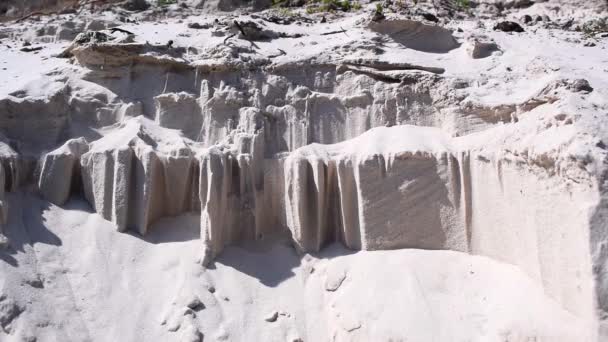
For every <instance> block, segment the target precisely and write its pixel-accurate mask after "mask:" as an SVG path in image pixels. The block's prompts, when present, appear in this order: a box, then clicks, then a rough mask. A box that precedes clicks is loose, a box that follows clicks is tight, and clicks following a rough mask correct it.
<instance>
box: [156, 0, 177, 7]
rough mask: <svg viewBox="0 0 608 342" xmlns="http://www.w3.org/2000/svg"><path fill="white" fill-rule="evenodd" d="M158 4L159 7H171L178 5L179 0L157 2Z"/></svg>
mask: <svg viewBox="0 0 608 342" xmlns="http://www.w3.org/2000/svg"><path fill="white" fill-rule="evenodd" d="M156 3H157V4H158V5H159V6H167V5H171V4H176V3H177V0H156Z"/></svg>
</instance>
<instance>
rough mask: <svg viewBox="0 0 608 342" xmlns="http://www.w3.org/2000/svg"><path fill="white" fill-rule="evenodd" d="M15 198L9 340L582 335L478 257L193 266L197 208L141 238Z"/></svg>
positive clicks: (262, 253)
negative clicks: (15, 304)
mask: <svg viewBox="0 0 608 342" xmlns="http://www.w3.org/2000/svg"><path fill="white" fill-rule="evenodd" d="M11 200H13V203H15V206H14V207H13V210H12V213H13V214H12V215H14V216H13V217H11V218H12V219H13V222H19V223H20V224H19V225H15V226H14V228H13V229H14V230H11V231H9V232H7V233H8V234H9V236H10V237H11V239H12V240H13V241H16V242H23V245H22V251H20V252H19V253H17V254H15V255H13V256H12V259H11V260H5V262H4V263H2V274H3V275H4V277H3V280H2V283H3V291H5V292H8V293H10V294H11V295H14V296H15V295H16V296H18V297H19V298H21V300H24V301H25V300H27V301H28V303H27V305H28V309H27V310H26V311H25V312H23V313H22V314H21V316H20V317H19V319H18V320H17V321H16V322H15V323H13V325H14V326H13V327H12V328H13V329H14V330H15V331H17V334H13V335H11V336H8V335H3V337H2V338H3V341H21V340H23V339H27V338H28V336H36V337H37V338H38V340H42V341H88V340H91V341H118V340H119V341H142V340H147V341H177V340H180V341H181V340H185V339H182V338H185V337H182V335H183V334H185V333H184V331H186V332H188V331H190V330H188V329H189V328H188V327H189V326H192V327H193V328H194V329H196V330H198V331H201V332H202V333H203V334H204V335H205V336H206V338H205V340H209V341H213V340H225V339H227V340H231V341H245V340H249V339H250V338H252V336H255V339H256V340H264V341H293V340H296V339H297V338H301V339H302V340H304V341H322V340H337V341H355V340H356V341H369V340H370V339H374V340H377V339H380V340H387V341H388V340H393V341H405V340H414V341H447V340H450V341H471V340H473V341H505V340H508V341H523V340H530V339H535V338H536V339H539V340H544V341H557V340H560V341H575V340H581V339H582V337H581V336H584V335H585V334H587V333H588V332H585V331H584V330H583V327H582V326H581V325H580V323H579V322H578V319H577V318H575V317H574V316H572V315H571V314H570V313H568V312H567V311H565V310H563V309H561V308H560V306H559V305H558V304H557V303H556V302H554V301H553V300H551V299H549V298H547V297H546V296H545V295H544V293H543V290H542V289H541V288H540V287H539V286H538V285H537V284H535V283H534V282H533V281H531V280H530V279H529V278H528V277H527V276H525V275H524V274H523V273H522V272H521V271H520V270H518V269H517V268H515V267H513V266H510V265H507V264H503V263H499V262H496V261H492V260H491V259H488V258H484V257H474V256H468V255H466V254H462V253H457V252H449V251H445V252H438V251H423V250H397V251H378V252H358V253H353V252H351V251H347V250H345V249H343V248H342V247H339V246H337V245H334V246H331V247H329V248H327V249H326V250H325V251H324V252H323V253H321V254H319V255H315V256H311V255H305V256H302V257H300V256H298V255H296V254H295V253H294V250H293V248H291V247H290V246H289V245H288V244H287V243H286V242H280V241H276V242H275V243H268V244H247V245H245V246H242V247H230V248H228V249H227V250H226V251H225V253H224V254H223V255H222V256H221V257H220V258H219V259H218V260H217V261H216V262H215V263H214V264H213V265H212V266H211V267H210V268H209V269H208V270H206V271H204V270H203V269H201V267H200V265H198V264H197V263H195V262H194V260H195V256H196V254H197V253H198V252H199V246H198V243H197V241H196V240H195V239H194V237H195V236H196V235H197V234H198V222H197V221H198V217H197V216H192V215H185V216H180V217H177V218H173V219H165V220H162V221H161V222H159V223H158V224H156V225H155V226H154V227H153V230H152V233H151V234H150V235H149V236H148V237H146V239H145V240H142V239H140V238H139V237H135V236H131V235H129V234H116V233H115V231H114V230H113V228H112V226H111V225H110V224H109V223H108V222H107V221H104V220H103V219H101V218H100V217H99V216H98V215H96V214H91V212H90V208H89V207H88V205H86V204H84V203H83V202H82V201H79V200H72V201H70V202H69V203H68V204H67V205H66V207H65V208H64V209H61V208H58V207H56V206H49V205H47V204H45V203H44V202H41V201H40V200H37V199H36V198H34V197H31V196H25V195H15V196H14V198H11ZM26 203H27V206H25V204H26ZM39 211H42V216H41V217H42V220H41V221H36V220H34V221H32V219H31V217H35V215H36V214H37V212H39ZM35 279H37V280H39V281H40V283H41V285H39V286H36V287H34V286H32V283H31V280H35ZM28 281H30V283H28ZM15 282H16V283H15ZM212 287H213V288H214V290H215V291H214V293H211V292H210V291H209V289H210V288H212ZM195 297H196V298H199V299H200V301H201V302H202V303H203V304H204V309H201V310H200V311H195V315H196V319H194V320H192V319H190V317H191V316H190V315H189V314H184V308H185V307H186V305H187V304H188V303H189V302H190V301H191V300H192V298H195ZM19 304H20V305H25V304H26V303H19ZM274 312H277V313H278V316H277V317H278V318H277V319H276V321H275V322H267V321H266V319H270V318H271V317H272V316H273V313H274ZM163 321H166V323H164V324H163ZM177 324H180V325H181V329H180V331H178V332H170V331H168V330H170V328H171V327H172V326H174V327H175V325H177ZM581 334H582V335H581Z"/></svg>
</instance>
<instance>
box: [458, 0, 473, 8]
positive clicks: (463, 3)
mask: <svg viewBox="0 0 608 342" xmlns="http://www.w3.org/2000/svg"><path fill="white" fill-rule="evenodd" d="M456 5H457V6H458V7H459V8H460V9H467V8H469V7H470V6H471V1H470V0H456Z"/></svg>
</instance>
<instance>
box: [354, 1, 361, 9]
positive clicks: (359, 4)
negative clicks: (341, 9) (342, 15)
mask: <svg viewBox="0 0 608 342" xmlns="http://www.w3.org/2000/svg"><path fill="white" fill-rule="evenodd" d="M353 9H354V10H355V11H358V10H360V9H361V3H359V1H355V2H354V3H353Z"/></svg>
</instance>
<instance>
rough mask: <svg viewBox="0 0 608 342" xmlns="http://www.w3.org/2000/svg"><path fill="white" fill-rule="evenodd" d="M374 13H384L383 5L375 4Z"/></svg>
mask: <svg viewBox="0 0 608 342" xmlns="http://www.w3.org/2000/svg"><path fill="white" fill-rule="evenodd" d="M376 15H384V7H382V4H381V3H377V4H376Z"/></svg>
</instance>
